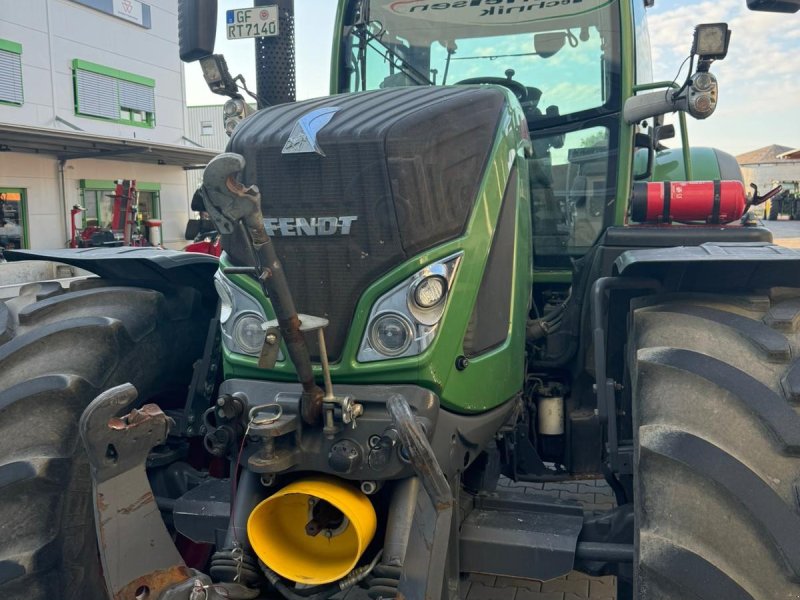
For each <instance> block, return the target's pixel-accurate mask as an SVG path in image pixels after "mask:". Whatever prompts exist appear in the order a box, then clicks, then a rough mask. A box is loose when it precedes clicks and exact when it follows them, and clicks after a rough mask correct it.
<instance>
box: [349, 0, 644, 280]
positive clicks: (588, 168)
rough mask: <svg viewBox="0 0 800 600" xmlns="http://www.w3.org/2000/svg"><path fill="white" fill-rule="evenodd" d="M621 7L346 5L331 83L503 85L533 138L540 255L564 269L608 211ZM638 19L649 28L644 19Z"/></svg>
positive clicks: (353, 86)
mask: <svg viewBox="0 0 800 600" xmlns="http://www.w3.org/2000/svg"><path fill="white" fill-rule="evenodd" d="M635 4H637V3H635ZM642 12H643V6H642ZM619 13H620V11H619V5H618V3H617V2H605V1H602V0H591V1H589V2H580V3H561V2H538V3H534V2H530V3H528V2H525V3H522V4H521V5H520V4H515V3H513V2H508V3H502V4H497V3H485V2H470V3H467V2H384V1H383V0H366V1H363V2H351V3H349V5H348V6H347V7H346V9H345V12H344V15H343V25H342V34H341V39H342V43H341V44H340V46H339V48H338V56H336V57H334V62H335V63H338V79H337V80H336V83H337V86H338V89H336V90H335V91H336V92H340V93H346V92H357V91H365V90H375V89H388V88H396V87H410V86H444V85H498V86H503V87H505V88H508V89H509V90H511V92H512V93H513V95H514V96H515V97H516V99H517V100H518V101H519V106H520V107H521V109H522V113H523V115H524V118H525V122H526V125H527V129H528V131H530V138H531V143H532V152H531V155H530V159H529V190H530V196H531V202H532V212H533V222H534V226H533V240H534V246H535V247H534V251H535V254H536V263H537V265H538V266H543V267H553V266H568V265H569V257H570V256H579V255H581V254H583V253H585V252H586V251H587V250H588V249H589V248H590V247H591V246H592V244H593V243H594V242H595V240H596V239H597V237H598V235H599V234H600V233H601V232H602V231H603V229H604V225H606V224H608V223H610V221H611V220H613V217H614V200H615V190H616V169H617V156H618V145H619V115H618V113H619V111H620V109H621V98H622V87H621V86H622V78H621V43H622V41H621V35H620V30H621V28H620V14H619ZM637 23H638V26H639V28H640V30H641V32H642V35H643V36H646V25H645V21H644V19H643V18H641V19H638V20H637ZM645 39H646V38H645ZM631 41H632V40H631ZM641 54H643V55H647V56H646V60H644V61H643V66H642V69H641V70H642V71H643V73H642V76H643V77H644V78H646V79H647V80H648V81H649V78H650V66H649V65H650V61H649V48H647V49H646V50H644V49H642V50H641ZM523 135H528V134H527V132H526V133H524V134H523Z"/></svg>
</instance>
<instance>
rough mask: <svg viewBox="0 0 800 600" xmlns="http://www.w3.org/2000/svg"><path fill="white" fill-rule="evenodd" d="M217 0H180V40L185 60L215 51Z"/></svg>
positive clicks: (181, 53) (182, 57)
mask: <svg viewBox="0 0 800 600" xmlns="http://www.w3.org/2000/svg"><path fill="white" fill-rule="evenodd" d="M216 34H217V0H178V42H179V44H180V56H181V60H182V61H184V62H193V61H195V60H197V59H199V58H203V57H204V56H208V55H209V54H213V53H214V39H215V38H216Z"/></svg>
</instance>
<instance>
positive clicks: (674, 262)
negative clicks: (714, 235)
mask: <svg viewBox="0 0 800 600" xmlns="http://www.w3.org/2000/svg"><path fill="white" fill-rule="evenodd" d="M614 275H618V276H621V277H644V278H653V279H657V280H659V281H661V282H662V283H663V284H664V287H665V289H669V290H672V291H678V290H679V291H687V292H689V291H691V292H713V291H724V290H737V289H738V290H745V289H749V290H752V289H767V288H771V287H800V251H797V250H794V249H792V248H785V247H783V246H778V245H777V244H771V243H767V242H749V243H748V242H745V243H741V242H738V243H737V242H708V243H705V244H701V245H699V246H678V247H674V248H646V249H640V250H628V251H626V252H623V253H622V254H620V255H619V257H617V259H616V260H615V261H614Z"/></svg>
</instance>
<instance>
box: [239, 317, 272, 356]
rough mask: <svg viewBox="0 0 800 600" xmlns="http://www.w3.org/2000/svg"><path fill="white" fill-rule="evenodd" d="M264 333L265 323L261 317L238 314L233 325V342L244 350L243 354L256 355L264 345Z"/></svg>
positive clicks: (265, 329)
mask: <svg viewBox="0 0 800 600" xmlns="http://www.w3.org/2000/svg"><path fill="white" fill-rule="evenodd" d="M266 331H267V321H266V319H264V318H263V317H262V316H261V315H257V314H255V313H244V314H240V315H239V316H238V317H236V321H235V322H234V324H233V341H234V342H235V343H236V344H237V345H238V346H239V347H240V348H241V349H242V350H244V352H245V354H255V355H258V354H260V353H261V347H262V346H263V345H264V334H265V332H266Z"/></svg>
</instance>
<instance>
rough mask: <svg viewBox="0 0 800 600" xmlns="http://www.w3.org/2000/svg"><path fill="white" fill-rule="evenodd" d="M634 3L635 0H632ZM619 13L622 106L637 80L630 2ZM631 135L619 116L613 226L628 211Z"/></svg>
mask: <svg viewBox="0 0 800 600" xmlns="http://www.w3.org/2000/svg"><path fill="white" fill-rule="evenodd" d="M633 1H634V2H637V1H638V0H633ZM619 16H620V20H621V23H620V45H621V47H620V53H621V65H620V66H621V70H620V83H621V87H622V99H621V100H622V105H624V104H625V100H627V99H628V98H629V97H631V96H633V95H634V94H633V87H634V83H635V81H636V63H635V60H634V56H635V53H634V48H635V45H634V44H635V41H634V38H635V36H634V31H633V9H632V7H631V3H630V2H625V1H621V2H620V3H619ZM633 135H634V128H633V126H632V125H628V124H627V123H626V122H625V120H624V119H619V147H618V152H619V154H618V157H619V165H618V168H617V195H616V205H615V207H614V223H613V224H614V225H624V224H625V219H626V217H627V214H628V198H629V197H630V182H631V180H632V177H633Z"/></svg>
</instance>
